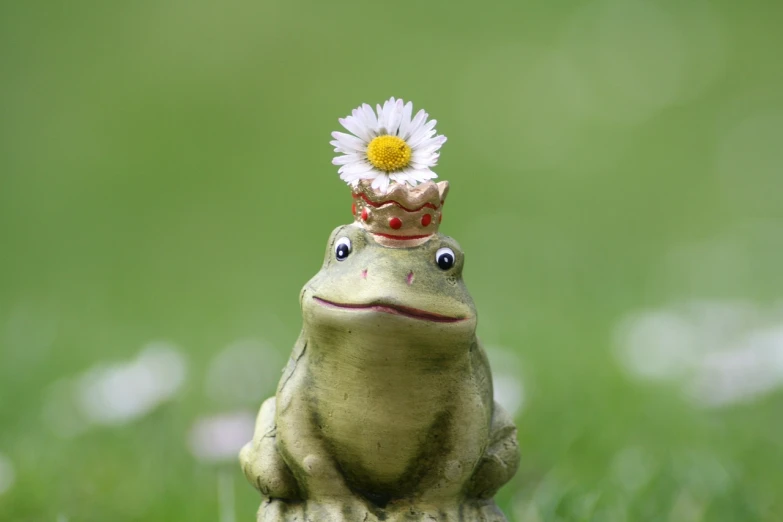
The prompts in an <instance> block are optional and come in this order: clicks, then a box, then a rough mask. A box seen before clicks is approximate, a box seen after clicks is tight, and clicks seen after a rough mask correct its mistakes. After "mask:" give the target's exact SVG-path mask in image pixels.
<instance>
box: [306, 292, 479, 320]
mask: <svg viewBox="0 0 783 522" xmlns="http://www.w3.org/2000/svg"><path fill="white" fill-rule="evenodd" d="M313 301H315V302H316V303H318V304H319V305H321V306H324V307H326V308H333V309H339V310H345V311H348V312H376V313H385V314H391V315H396V316H401V317H407V318H409V319H415V320H419V321H430V322H434V323H460V322H463V321H466V320H468V319H469V317H452V316H448V315H442V314H438V313H435V312H429V311H426V310H420V309H418V308H413V307H410V306H405V305H401V304H398V303H392V302H384V301H383V300H377V301H373V302H371V303H341V302H336V301H332V300H329V299H324V298H321V297H318V296H313Z"/></svg>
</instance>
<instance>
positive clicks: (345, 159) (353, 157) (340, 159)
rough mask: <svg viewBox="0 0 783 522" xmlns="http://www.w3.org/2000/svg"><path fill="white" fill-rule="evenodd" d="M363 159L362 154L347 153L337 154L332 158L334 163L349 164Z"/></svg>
mask: <svg viewBox="0 0 783 522" xmlns="http://www.w3.org/2000/svg"><path fill="white" fill-rule="evenodd" d="M363 160H364V158H363V157H362V155H361V154H346V155H345V156H336V157H335V158H334V159H333V160H332V165H347V164H348V163H355V162H357V161H363Z"/></svg>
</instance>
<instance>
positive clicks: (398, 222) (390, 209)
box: [352, 180, 449, 247]
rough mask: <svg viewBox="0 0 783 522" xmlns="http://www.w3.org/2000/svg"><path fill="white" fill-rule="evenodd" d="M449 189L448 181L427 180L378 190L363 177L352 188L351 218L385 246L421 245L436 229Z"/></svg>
mask: <svg viewBox="0 0 783 522" xmlns="http://www.w3.org/2000/svg"><path fill="white" fill-rule="evenodd" d="M448 191H449V182H448V181H441V182H439V183H434V182H432V181H426V182H424V183H421V184H419V185H416V186H415V187H411V186H409V185H408V184H405V183H394V184H393V185H391V186H390V187H389V189H388V191H386V192H377V191H376V190H375V189H373V188H372V187H371V186H370V181H367V180H362V181H360V182H359V183H358V184H357V185H356V186H355V187H354V188H353V207H352V211H353V215H354V219H355V220H356V222H357V223H358V224H359V225H360V226H362V227H364V228H365V229H367V230H368V231H369V232H371V233H372V234H374V235H375V240H376V241H377V242H378V243H381V244H382V245H384V246H390V247H409V246H416V245H420V244H422V243H424V242H425V241H427V240H428V239H429V238H430V237H431V236H432V235H433V234H436V233H437V232H438V226H439V225H440V222H441V221H442V220H443V203H444V202H445V201H446V194H447V193H448Z"/></svg>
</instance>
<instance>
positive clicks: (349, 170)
mask: <svg viewBox="0 0 783 522" xmlns="http://www.w3.org/2000/svg"><path fill="white" fill-rule="evenodd" d="M372 169H373V166H372V165H371V164H369V163H368V162H366V161H361V162H356V163H350V164H348V165H343V166H342V167H340V170H338V171H337V172H339V173H340V174H360V173H362V172H368V171H370V170H372Z"/></svg>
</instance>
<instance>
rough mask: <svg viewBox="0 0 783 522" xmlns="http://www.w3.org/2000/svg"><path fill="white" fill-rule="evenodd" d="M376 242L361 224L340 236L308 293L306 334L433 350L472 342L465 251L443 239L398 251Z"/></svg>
mask: <svg viewBox="0 0 783 522" xmlns="http://www.w3.org/2000/svg"><path fill="white" fill-rule="evenodd" d="M375 237H376V236H375V235H374V234H372V233H371V232H369V231H367V230H366V229H365V228H363V227H361V226H359V225H357V224H351V225H343V226H340V227H337V228H336V229H335V230H334V231H333V232H332V234H331V236H330V238H329V241H328V243H327V248H326V255H325V258H324V262H323V266H322V267H321V270H320V271H319V272H318V274H316V275H315V277H313V278H312V279H311V280H310V281H309V282H308V283H307V284H306V285H305V287H304V288H303V289H302V293H301V305H302V312H303V317H304V322H305V328H306V329H308V328H309V329H311V330H312V329H318V330H319V331H321V332H328V331H331V332H334V333H336V334H337V333H339V334H340V335H341V336H342V335H343V334H345V332H348V333H351V332H353V333H355V334H360V333H365V334H366V333H372V334H373V335H378V336H396V337H399V338H408V339H415V340H416V341H417V343H418V342H422V343H430V344H431V342H432V341H438V342H440V343H454V342H460V341H465V340H472V339H473V337H474V336H475V330H476V309H475V306H474V304H473V300H472V298H471V297H470V294H469V293H468V291H467V288H466V287H465V284H464V283H463V280H462V267H463V264H464V254H463V252H462V249H461V248H460V246H459V244H457V242H456V241H454V240H453V239H452V238H450V237H448V236H444V235H442V234H439V233H438V234H433V235H432V236H431V237H430V238H429V239H428V240H427V241H426V242H424V243H422V244H418V245H416V246H411V247H409V248H390V247H388V246H384V245H383V244H381V243H379V242H378V241H377V240H376V239H375Z"/></svg>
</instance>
